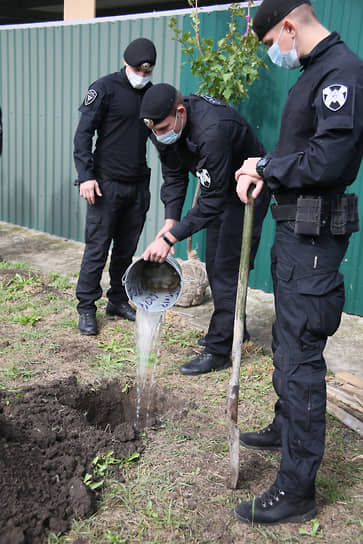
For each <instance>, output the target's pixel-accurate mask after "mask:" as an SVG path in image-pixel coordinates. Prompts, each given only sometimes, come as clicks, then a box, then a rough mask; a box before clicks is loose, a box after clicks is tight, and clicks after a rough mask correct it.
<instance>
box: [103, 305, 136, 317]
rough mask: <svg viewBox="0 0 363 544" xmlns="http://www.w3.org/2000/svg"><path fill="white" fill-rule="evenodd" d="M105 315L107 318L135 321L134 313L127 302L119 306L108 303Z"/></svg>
mask: <svg viewBox="0 0 363 544" xmlns="http://www.w3.org/2000/svg"><path fill="white" fill-rule="evenodd" d="M106 315H109V316H115V315H117V316H119V317H123V318H124V319H128V320H129V321H136V311H135V310H134V309H133V308H131V306H130V304H128V303H127V302H124V303H121V304H117V305H116V304H112V302H109V303H108V304H107V307H106Z"/></svg>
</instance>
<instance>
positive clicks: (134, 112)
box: [74, 38, 156, 335]
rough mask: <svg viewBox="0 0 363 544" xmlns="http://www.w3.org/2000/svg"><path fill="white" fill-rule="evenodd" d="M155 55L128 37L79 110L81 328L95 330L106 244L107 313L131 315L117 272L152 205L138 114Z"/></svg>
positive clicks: (131, 250) (144, 43)
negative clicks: (118, 62)
mask: <svg viewBox="0 0 363 544" xmlns="http://www.w3.org/2000/svg"><path fill="white" fill-rule="evenodd" d="M155 60H156V50H155V47H154V44H153V43H152V42H151V41H150V40H148V39H146V38H138V39H136V40H134V41H132V42H131V43H130V44H129V45H128V46H127V48H126V49H125V52H124V64H125V66H124V68H122V70H121V71H120V72H115V73H113V74H110V75H107V76H105V77H102V78H101V79H98V80H97V81H95V82H94V83H92V85H91V86H90V88H89V90H88V93H87V96H86V98H85V99H84V102H83V103H82V105H81V106H80V108H79V110H80V112H81V114H82V115H81V119H80V121H79V125H78V128H77V131H76V134H75V137H74V160H75V165H76V169H77V172H78V181H77V183H78V184H79V192H80V195H81V196H82V197H83V198H85V199H86V200H87V202H88V209H87V221H86V247H85V252H84V255H83V260H82V265H81V271H80V275H79V280H78V283H77V289H76V295H77V298H78V300H79V303H78V306H77V310H78V312H79V315H80V319H79V330H80V332H81V333H82V334H86V335H94V334H97V333H98V330H97V321H96V305H95V301H96V300H98V299H99V298H100V297H101V296H102V289H101V286H100V280H101V276H102V271H103V268H104V266H105V264H106V260H107V256H108V252H109V248H110V245H111V242H113V247H112V254H111V261H110V268H109V273H110V289H109V290H108V291H107V297H108V299H109V302H108V304H107V308H106V314H107V315H111V316H115V315H117V316H120V317H123V318H125V319H129V320H130V321H135V311H134V310H133V309H132V308H131V306H130V305H129V304H128V298H127V295H126V292H125V289H124V287H123V285H122V276H123V274H124V272H125V271H126V269H127V267H128V266H129V265H130V264H131V260H132V256H133V255H134V253H135V250H136V247H137V243H138V240H139V238H140V234H141V231H142V228H143V226H144V222H145V217H146V212H147V210H148V208H149V204H150V192H149V181H150V170H149V168H148V166H147V163H146V140H147V138H148V136H149V135H150V130H149V129H148V128H147V127H146V126H145V124H144V123H143V122H142V121H141V120H140V118H139V112H140V104H141V100H142V97H143V96H144V93H145V91H146V90H147V89H148V88H149V87H151V83H150V79H151V74H152V70H153V67H154V65H155ZM95 132H97V141H96V146H95V149H94V151H93V149H92V139H93V136H94V134H95Z"/></svg>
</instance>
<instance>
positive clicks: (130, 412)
mask: <svg viewBox="0 0 363 544" xmlns="http://www.w3.org/2000/svg"><path fill="white" fill-rule="evenodd" d="M134 419H135V392H133V391H132V390H131V391H128V392H122V389H121V386H120V383H119V381H118V380H114V381H112V382H108V383H107V382H106V383H103V384H102V383H101V384H100V387H97V388H95V386H94V385H93V386H86V385H80V384H79V383H78V382H77V379H76V377H74V376H72V377H70V378H67V379H64V380H61V381H58V382H54V383H52V384H50V385H43V386H42V385H33V386H30V387H27V388H25V389H22V390H21V391H20V392H17V393H15V392H10V391H9V392H7V391H1V392H0V544H23V543H24V544H30V543H31V544H38V543H39V544H40V543H42V542H45V539H46V535H47V534H48V533H49V532H54V533H64V532H65V531H67V530H68V529H69V528H70V526H71V522H72V519H73V518H75V517H79V518H82V517H88V516H89V515H91V514H92V513H93V512H95V510H96V499H97V496H96V493H95V491H92V490H91V489H90V488H89V487H88V486H86V485H85V484H84V483H83V477H84V476H85V474H86V473H87V472H88V473H90V472H92V461H93V459H94V458H95V456H96V455H99V456H104V455H106V454H107V453H108V452H109V451H110V450H113V452H114V453H113V456H114V457H115V458H123V457H126V458H128V457H129V456H130V455H131V454H132V453H133V452H135V451H140V450H141V448H142V443H141V442H140V440H139V439H138V434H137V433H136V432H135V430H134ZM149 422H150V420H149ZM139 428H140V427H139ZM113 466H114V465H113ZM115 470H116V471H117V470H118V471H119V470H120V469H119V468H115ZM117 477H118V478H120V479H122V474H121V473H119V474H118V475H117Z"/></svg>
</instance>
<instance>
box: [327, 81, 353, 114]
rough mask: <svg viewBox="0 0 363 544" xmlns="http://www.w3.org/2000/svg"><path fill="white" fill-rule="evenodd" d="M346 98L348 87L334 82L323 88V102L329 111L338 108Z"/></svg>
mask: <svg viewBox="0 0 363 544" xmlns="http://www.w3.org/2000/svg"><path fill="white" fill-rule="evenodd" d="M347 98H348V87H346V86H345V85H341V84H340V83H336V84H334V85H329V87H325V89H324V90H323V102H324V104H325V106H326V107H327V108H328V109H329V110H331V111H338V110H340V109H341V108H342V107H343V106H344V104H345V103H346V101H347Z"/></svg>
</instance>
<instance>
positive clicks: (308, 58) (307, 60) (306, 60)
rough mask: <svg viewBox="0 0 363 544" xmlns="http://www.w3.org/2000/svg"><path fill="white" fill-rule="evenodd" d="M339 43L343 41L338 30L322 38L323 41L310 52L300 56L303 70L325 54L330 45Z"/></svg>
mask: <svg viewBox="0 0 363 544" xmlns="http://www.w3.org/2000/svg"><path fill="white" fill-rule="evenodd" d="M338 43H342V40H341V38H340V36H339V34H338V33H337V32H332V33H331V34H329V36H327V37H326V38H324V40H321V42H319V43H318V45H316V46H315V47H314V49H313V50H312V51H311V52H310V53H308V54H307V55H303V56H302V57H301V58H300V62H301V66H302V68H301V70H305V69H306V68H307V67H308V66H309V65H310V64H312V63H313V62H315V60H316V59H317V57H319V56H320V55H322V54H324V53H325V51H326V50H327V49H330V47H332V46H333V45H337V44H338Z"/></svg>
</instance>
